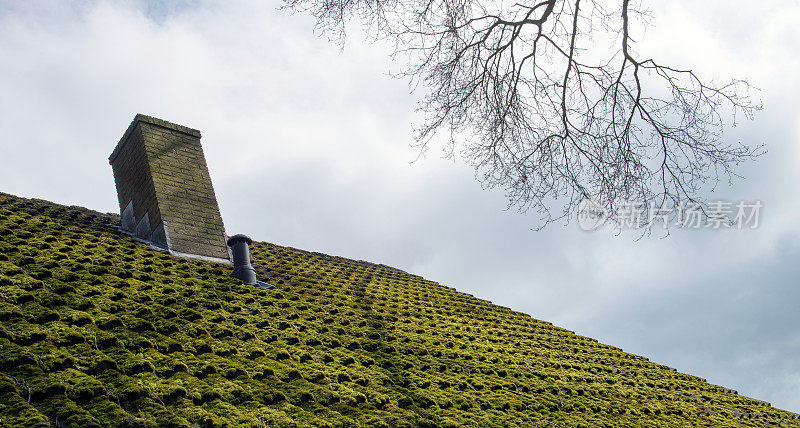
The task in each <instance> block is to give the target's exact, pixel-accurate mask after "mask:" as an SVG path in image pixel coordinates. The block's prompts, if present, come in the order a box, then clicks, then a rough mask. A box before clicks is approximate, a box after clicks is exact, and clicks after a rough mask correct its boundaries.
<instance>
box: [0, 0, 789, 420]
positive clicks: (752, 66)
mask: <svg viewBox="0 0 800 428" xmlns="http://www.w3.org/2000/svg"><path fill="white" fill-rule="evenodd" d="M653 3H659V4H658V5H656V6H654V7H655V8H656V9H654V10H653V24H654V25H653V27H651V28H649V29H648V31H647V33H646V34H644V35H639V40H640V43H642V45H640V46H641V50H642V52H644V50H645V47H646V48H647V52H648V53H649V56H653V57H656V58H662V59H663V61H664V62H667V63H671V64H675V65H679V66H687V67H692V68H694V69H696V70H697V71H699V72H700V73H702V74H703V75H705V76H708V77H710V78H713V79H715V80H716V81H719V82H722V81H724V80H725V79H727V78H730V77H741V78H747V79H749V80H750V82H751V83H753V84H754V85H756V86H758V87H759V88H760V89H761V91H760V92H759V93H757V94H756V95H757V96H758V97H759V98H760V99H761V100H762V101H763V103H764V109H763V111H761V112H760V113H758V114H757V116H756V118H755V120H754V121H752V122H745V123H741V124H740V125H739V126H738V127H736V128H731V129H729V130H727V131H726V137H725V138H727V139H729V140H730V141H732V142H738V141H742V142H744V143H747V144H754V145H755V144H761V143H764V144H767V146H768V149H769V153H768V154H767V155H765V156H763V157H762V158H761V159H760V160H759V161H758V162H756V163H754V164H751V165H748V166H746V167H744V168H743V169H741V170H740V171H741V172H742V173H743V174H744V175H745V176H746V177H747V178H746V180H743V181H739V182H736V183H735V184H734V185H733V186H731V187H728V186H723V187H721V188H720V189H719V191H718V192H717V194H716V195H714V197H720V198H726V199H728V200H761V201H763V204H764V208H763V209H762V211H761V219H760V220H761V221H760V227H759V228H758V229H756V230H741V231H739V230H733V231H719V230H702V231H701V230H691V229H690V230H676V231H673V233H672V234H671V235H670V236H669V237H668V238H665V239H660V235H654V236H652V237H649V238H644V239H641V240H638V241H637V240H636V239H635V238H636V237H637V236H638V235H635V234H630V233H627V234H626V233H622V234H620V235H616V234H614V233H612V232H611V231H600V232H595V233H586V232H582V231H580V230H579V228H578V227H577V225H576V224H575V222H574V221H573V222H572V223H571V224H569V225H567V226H564V225H562V224H554V225H551V226H549V227H548V228H547V229H545V230H544V231H541V232H534V231H532V230H531V227H533V226H535V225H536V224H537V222H536V218H534V217H532V216H525V215H521V214H519V213H516V212H515V211H513V210H512V211H507V210H505V208H506V201H505V199H504V197H503V194H502V193H501V192H500V191H485V190H482V189H481V186H480V184H479V183H478V182H476V181H475V179H474V173H473V171H472V170H471V169H470V168H469V167H468V166H466V165H464V164H463V163H462V162H459V161H455V162H453V161H447V160H443V159H442V158H441V156H440V152H439V151H438V150H437V149H434V150H432V151H430V152H429V153H428V155H427V156H426V157H425V158H424V159H422V160H420V161H418V162H416V163H413V164H411V163H410V161H412V160H414V159H415V158H416V155H417V152H416V151H415V149H413V148H411V147H410V146H409V143H410V142H411V140H412V126H413V124H415V123H419V122H418V119H419V118H418V117H417V116H415V114H414V107H415V102H416V100H417V97H418V96H419V94H413V93H410V90H409V85H408V82H406V81H402V80H396V79H393V78H390V77H388V76H387V72H388V71H389V70H391V69H392V65H391V64H390V62H389V60H388V58H387V53H388V51H387V50H386V49H385V48H383V47H381V46H378V45H374V44H371V43H369V42H367V41H364V40H363V35H361V34H359V33H358V32H356V33H353V34H352V36H351V37H350V38H349V40H348V43H347V45H346V47H345V49H344V50H339V49H338V48H337V47H336V46H335V45H332V44H330V43H328V41H327V40H326V39H325V38H320V37H317V36H316V35H315V34H314V32H313V26H314V22H313V20H312V19H311V18H309V17H308V16H303V15H294V16H293V15H291V14H289V13H287V12H286V11H282V10H279V6H280V3H279V2H278V1H272V2H263V3H262V2H229V1H220V2H208V3H206V2H177V3H170V4H171V5H170V6H165V5H160V4H155V3H151V4H148V3H146V2H138V1H130V2H104V1H96V2H93V1H81V2H75V3H69V2H66V1H52V2H27V1H26V2H22V1H9V2H3V1H1V0H0V191H2V192H7V193H12V194H16V195H19V196H25V197H38V198H43V199H47V200H52V201H55V202H59V203H63V204H68V205H81V206H85V207H89V208H92V209H96V210H99V211H113V212H117V211H118V210H119V207H118V206H117V199H116V191H115V188H114V181H113V176H112V173H111V168H110V166H109V165H108V160H107V158H108V155H109V154H110V153H111V151H112V150H113V148H114V146H115V145H116V143H117V141H118V140H119V138H120V137H121V135H122V133H123V132H124V131H125V129H126V128H127V126H128V124H129V123H130V121H131V119H133V116H134V115H135V114H136V113H144V114H148V115H152V116H156V117H159V118H163V119H166V120H169V121H172V122H176V123H179V124H183V125H187V126H191V127H194V128H197V129H200V130H201V131H202V133H203V148H204V150H205V154H206V158H207V161H208V165H209V169H210V171H211V176H212V178H213V180H214V186H215V189H216V193H217V198H218V200H219V202H220V209H221V211H222V217H223V219H224V221H225V225H226V228H227V231H228V233H229V234H234V233H246V234H249V235H250V236H252V237H253V238H254V239H257V240H263V241H269V242H274V243H277V244H281V245H288V246H292V247H296V248H301V249H306V250H313V251H321V252H325V253H328V254H334V255H341V256H345V257H350V258H355V259H363V260H369V261H372V262H378V263H385V264H388V265H391V266H396V267H398V268H401V269H404V270H406V271H408V272H411V273H415V274H420V275H423V276H424V277H426V278H428V279H431V280H434V281H438V282H440V283H443V284H446V285H448V286H453V287H455V288H456V289H458V290H460V291H464V292H467V293H471V294H474V295H476V296H478V297H481V298H485V299H488V300H491V301H492V302H495V303H497V304H501V305H504V306H509V307H511V308H513V309H516V310H519V311H522V312H526V313H529V314H531V315H532V316H534V317H535V318H539V319H543V320H547V321H551V322H553V323H555V324H557V325H559V326H562V327H565V328H568V329H570V330H574V331H576V332H577V333H579V334H582V335H585V336H590V337H594V338H596V339H598V340H601V341H603V342H605V343H608V344H611V345H615V346H619V347H621V348H623V349H624V350H625V351H628V352H632V353H636V354H639V355H644V356H647V357H649V358H650V359H651V360H653V361H656V362H659V363H662V364H667V365H670V366H673V367H676V368H677V369H678V370H680V371H682V372H685V373H690V374H694V375H697V376H700V377H704V378H707V379H708V380H709V382H712V383H716V384H719V385H724V386H727V387H731V388H734V389H737V390H738V391H739V392H740V394H743V395H747V396H751V397H756V398H759V399H763V400H766V401H769V402H771V403H772V404H773V405H774V406H776V407H779V408H784V409H787V410H793V411H797V412H800V359H798V358H797V355H800V311H798V303H800V289H799V288H798V286H799V285H800V281H798V279H797V278H798V275H800V267H799V266H800V263H798V261H800V240H799V239H798V237H799V236H800V201H798V191H797V185H796V183H798V181H799V180H800V168H799V167H798V166H799V165H800V145H799V144H798V143H799V142H800V139H799V138H798V131H800V125H799V124H800V109H798V107H797V103H798V100H800V86H798V77H797V75H798V71H800V56H798V55H797V52H798V51H800V29H799V28H798V27H797V25H796V23H797V22H798V21H800V3H799V2H798V1H786V0H783V1H763V2H748V1H742V0H737V1H723V0H714V1H704V2H696V1H692V0H681V1H673V2H653ZM660 3H669V5H666V4H664V5H662V4H660ZM699 3H701V4H699ZM176 5H177V6H176Z"/></svg>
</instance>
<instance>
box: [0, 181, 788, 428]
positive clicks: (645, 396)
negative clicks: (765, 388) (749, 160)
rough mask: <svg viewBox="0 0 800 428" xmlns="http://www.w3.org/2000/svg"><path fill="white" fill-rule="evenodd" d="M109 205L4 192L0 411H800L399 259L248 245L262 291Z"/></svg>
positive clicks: (405, 418)
mask: <svg viewBox="0 0 800 428" xmlns="http://www.w3.org/2000/svg"><path fill="white" fill-rule="evenodd" d="M114 222H118V219H117V218H116V217H115V216H109V215H103V214H99V213H95V212H92V211H89V210H85V209H82V208H78V207H62V206H58V205H55V204H52V203H49V202H44V201H37V200H29V199H22V198H17V197H13V196H9V195H4V194H0V420H2V423H0V425H2V426H29V425H32V424H34V423H37V422H45V421H49V422H58V423H60V424H64V425H65V426H90V425H91V424H94V423H100V424H103V425H111V426H116V425H128V426H130V425H138V426H267V427H273V426H285V427H290V426H320V427H326V426H331V427H340V426H370V427H371V426H391V427H404V426H407V427H412V426H414V427H416V426H437V427H445V426H508V425H512V426H519V425H521V426H542V427H544V426H553V427H555V426H575V427H578V426H586V427H589V426H611V425H614V426H634V425H635V426H654V427H655V426H687V427H688V426H697V425H704V426H710V425H713V426H719V427H726V426H765V425H782V426H798V425H800V424H798V420H797V419H795V415H793V414H791V413H789V412H784V411H780V410H777V409H774V408H772V407H769V406H763V405H760V404H759V403H758V402H755V401H752V400H749V399H746V398H743V397H740V396H737V395H735V394H732V393H730V392H728V391H727V390H725V389H724V388H721V387H718V386H715V385H710V384H708V383H705V382H704V381H703V380H701V379H699V378H696V377H694V376H689V375H685V374H682V373H678V372H676V371H674V370H671V369H669V368H668V367H666V366H661V365H658V364H654V363H651V362H650V361H648V360H647V359H645V358H642V357H639V356H635V355H631V354H626V353H624V352H622V351H621V350H619V349H618V348H614V347H611V346H607V345H603V344H600V343H598V342H597V341H595V340H593V339H591V338H586V337H581V336H578V335H576V334H574V333H572V332H569V331H566V330H564V329H561V328H558V327H555V326H553V325H551V324H549V323H546V322H543V321H539V320H535V319H532V318H530V317H529V316H527V315H525V314H521V313H517V312H513V311H511V310H509V309H507V308H502V307H499V306H495V305H492V304H491V303H489V302H486V301H483V300H480V299H476V298H474V297H472V296H469V295H465V294H461V293H458V292H457V291H455V290H454V289H452V288H448V287H445V286H442V285H440V284H437V283H434V282H431V281H427V280H425V279H423V278H421V277H418V276H415V275H410V274H407V273H405V272H402V271H400V270H397V269H393V268H389V267H386V266H382V265H375V264H371V263H367V262H360V261H353V260H348V259H343V258H339V257H331V256H327V255H324V254H319V253H309V252H304V251H300V250H296V249H292V248H287V247H280V246H276V245H272V244H267V243H255V244H254V245H253V248H252V256H253V262H254V265H255V266H256V269H257V271H258V275H259V277H260V278H264V279H266V280H268V281H269V282H271V283H273V284H276V285H277V288H276V289H274V290H269V291H267V290H263V289H260V288H253V287H246V286H243V285H241V284H240V283H238V282H237V281H235V280H233V279H232V278H230V276H229V275H228V267H226V266H222V265H216V264H210V263H204V262H198V261H191V260H185V259H180V258H175V257H170V256H167V255H164V254H159V253H156V252H154V251H152V250H151V249H150V248H149V247H147V246H146V245H142V244H138V243H136V242H134V241H132V240H131V239H129V238H128V237H126V236H123V235H119V234H117V233H116V232H115V231H114V230H113V229H112V228H110V227H107V226H106V225H107V224H109V223H114ZM3 424H5V425H3Z"/></svg>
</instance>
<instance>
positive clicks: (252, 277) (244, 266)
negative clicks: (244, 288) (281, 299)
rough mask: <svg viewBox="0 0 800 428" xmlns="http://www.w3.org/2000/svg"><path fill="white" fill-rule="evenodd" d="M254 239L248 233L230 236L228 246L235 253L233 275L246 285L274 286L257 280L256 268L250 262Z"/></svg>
mask: <svg viewBox="0 0 800 428" xmlns="http://www.w3.org/2000/svg"><path fill="white" fill-rule="evenodd" d="M252 243H253V240H252V239H250V237H248V236H246V235H241V234H239V235H233V236H231V237H230V238H228V246H229V247H231V252H232V253H233V274H232V275H231V276H233V277H234V278H237V279H240V280H241V281H242V282H243V283H244V284H245V285H258V286H260V287H264V288H272V285H270V284H267V283H266V282H261V281H258V280H256V270H255V269H253V265H252V264H251V263H250V244H252Z"/></svg>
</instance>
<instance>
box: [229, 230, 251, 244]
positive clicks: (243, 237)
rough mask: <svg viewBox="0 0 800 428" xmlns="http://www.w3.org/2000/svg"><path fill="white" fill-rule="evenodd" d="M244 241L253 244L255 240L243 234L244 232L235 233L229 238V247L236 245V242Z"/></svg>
mask: <svg viewBox="0 0 800 428" xmlns="http://www.w3.org/2000/svg"><path fill="white" fill-rule="evenodd" d="M242 241H244V242H246V243H247V245H252V244H253V240H252V239H250V237H249V236H247V235H242V234H241V233H240V234H238V235H233V236H231V237H230V238H228V246H229V247H233V246H234V245H235V244H236V243H238V242H242Z"/></svg>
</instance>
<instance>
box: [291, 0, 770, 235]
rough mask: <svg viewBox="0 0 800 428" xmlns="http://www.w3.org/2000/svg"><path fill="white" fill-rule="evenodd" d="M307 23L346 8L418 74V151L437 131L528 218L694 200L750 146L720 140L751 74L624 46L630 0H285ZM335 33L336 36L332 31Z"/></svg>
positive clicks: (331, 22) (332, 18) (753, 152)
mask: <svg viewBox="0 0 800 428" xmlns="http://www.w3.org/2000/svg"><path fill="white" fill-rule="evenodd" d="M285 1H286V6H287V7H288V8H290V9H292V10H298V11H308V12H310V13H312V14H313V15H314V16H315V17H316V18H317V20H318V26H319V28H321V29H323V30H325V31H328V32H329V34H332V35H335V36H337V37H343V36H344V26H345V23H346V21H347V20H348V19H349V18H350V17H357V18H358V19H360V20H362V22H364V23H365V24H366V25H368V26H369V27H370V28H371V29H373V30H374V32H375V34H377V36H378V37H379V38H383V39H386V40H390V41H392V42H393V43H394V46H395V55H405V56H407V58H409V59H410V63H409V64H410V65H409V66H408V67H407V68H406V69H404V70H403V72H402V73H401V75H403V76H409V77H411V78H412V79H418V81H419V82H420V83H422V84H423V86H424V87H425V88H426V91H427V92H426V93H425V95H424V97H423V99H422V100H421V102H420V106H419V109H420V110H421V111H422V112H424V113H425V117H426V120H425V122H424V123H423V124H422V125H421V126H420V127H419V128H418V130H417V135H416V141H417V144H418V147H419V148H420V150H421V151H424V150H426V149H427V147H428V145H429V143H430V142H431V141H432V139H434V138H435V137H436V136H438V135H441V134H443V133H444V134H445V135H447V136H448V143H447V147H446V153H448V155H449V156H456V155H457V152H460V155H462V156H463V157H464V158H465V159H466V161H467V162H469V163H470V164H471V165H473V166H474V167H475V169H476V172H477V174H478V179H479V180H480V181H481V182H482V183H483V184H484V186H486V187H501V188H503V189H504V190H505V192H506V195H507V197H508V199H509V204H510V206H515V207H517V208H518V209H519V210H521V211H527V210H529V209H534V210H535V211H537V212H538V213H540V215H541V220H542V222H541V224H540V227H543V226H545V225H547V224H549V223H550V222H552V221H554V220H557V219H559V218H565V217H566V218H569V217H568V216H569V215H570V214H572V213H574V212H575V211H576V209H577V206H578V203H579V202H580V201H581V200H583V199H584V198H591V199H593V200H594V201H596V202H597V203H599V204H600V206H602V207H604V208H605V209H606V210H607V211H608V212H609V213H610V214H611V215H612V216H613V214H614V213H615V212H616V210H615V207H616V206H617V205H618V204H619V203H620V202H622V201H626V202H632V203H636V204H641V205H643V206H648V205H656V206H665V205H667V206H672V207H677V206H679V205H681V204H683V203H685V202H691V203H697V204H701V205H702V204H703V203H704V199H703V195H704V194H705V192H706V191H707V190H708V189H709V188H713V186H715V185H716V184H717V183H718V182H719V181H720V180H721V179H727V180H728V181H729V182H730V180H732V179H733V178H734V177H738V176H737V175H736V174H735V172H734V170H733V168H734V167H735V166H737V165H738V164H740V163H741V162H743V161H748V160H751V159H753V158H755V157H757V156H759V155H760V154H761V153H763V146H758V147H747V146H745V145H742V144H735V145H734V144H728V143H726V142H725V141H723V140H722V132H723V127H724V124H725V122H726V118H727V117H728V112H732V113H733V114H734V117H735V114H736V113H744V114H745V116H746V117H748V118H751V117H752V114H753V113H754V111H756V110H758V109H760V104H756V103H754V102H752V101H751V99H750V98H749V91H750V89H751V88H750V86H749V84H748V83H747V82H746V81H743V80H731V81H730V82H729V83H727V84H724V85H721V86H717V85H714V84H713V83H709V82H705V81H703V80H701V79H700V77H699V76H698V75H696V74H695V72H693V71H692V70H690V69H681V68H677V67H673V66H667V65H662V64H661V63H659V62H657V61H656V60H654V59H651V58H646V57H641V56H640V55H639V54H638V53H637V52H635V50H634V45H635V42H634V40H633V38H632V36H631V32H632V31H633V25H634V24H633V22H634V20H635V19H638V21H636V22H640V23H644V24H646V18H647V17H648V14H647V12H645V11H642V10H641V8H640V7H638V6H635V5H633V4H632V2H631V1H630V0H617V1H618V2H619V3H618V4H617V6H618V7H617V8H616V9H615V10H607V9H606V8H605V7H604V4H602V3H601V2H600V1H599V0H541V1H538V2H537V1H536V0H534V2H532V3H515V4H513V5H511V6H504V5H503V3H502V2H496V1H492V0H285ZM340 40H341V39H340Z"/></svg>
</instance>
